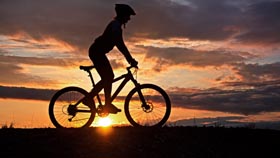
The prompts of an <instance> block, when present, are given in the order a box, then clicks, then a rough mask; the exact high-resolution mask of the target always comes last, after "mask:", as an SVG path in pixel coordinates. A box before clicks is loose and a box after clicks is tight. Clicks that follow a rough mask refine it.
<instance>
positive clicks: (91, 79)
mask: <svg viewBox="0 0 280 158" xmlns="http://www.w3.org/2000/svg"><path fill="white" fill-rule="evenodd" d="M87 73H88V76H89V78H90V81H91V83H92V87H94V86H95V83H94V80H93V77H92V74H91V72H90V70H88V71H87Z"/></svg>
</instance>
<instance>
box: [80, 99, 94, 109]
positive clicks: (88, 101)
mask: <svg viewBox="0 0 280 158" xmlns="http://www.w3.org/2000/svg"><path fill="white" fill-rule="evenodd" d="M82 103H83V104H85V105H86V106H88V107H92V106H93V105H94V102H93V100H92V98H90V97H84V98H83V99H82Z"/></svg>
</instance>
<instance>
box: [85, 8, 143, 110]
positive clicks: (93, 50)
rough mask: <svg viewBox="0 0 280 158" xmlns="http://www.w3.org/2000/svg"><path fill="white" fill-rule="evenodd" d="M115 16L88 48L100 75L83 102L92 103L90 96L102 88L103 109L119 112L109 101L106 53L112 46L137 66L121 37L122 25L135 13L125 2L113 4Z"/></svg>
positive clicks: (109, 74)
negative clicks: (103, 95)
mask: <svg viewBox="0 0 280 158" xmlns="http://www.w3.org/2000/svg"><path fill="white" fill-rule="evenodd" d="M115 11H116V17H115V18H114V19H113V20H112V21H111V22H110V23H109V24H108V25H107V27H106V29H105V31H104V32H103V34H102V35H101V36H99V37H98V38H96V39H95V41H94V42H93V44H92V45H91V46H90V48H89V57H90V59H91V60H92V62H93V63H94V66H95V68H96V70H97V72H98V74H99V75H100V77H101V80H100V81H99V82H98V83H97V84H96V86H95V88H94V89H93V90H92V91H91V92H90V93H89V96H87V97H85V99H84V100H83V103H84V104H85V105H88V106H90V105H92V104H93V100H92V98H93V97H94V96H95V95H96V94H97V93H98V92H99V91H101V90H102V88H104V94H105V106H104V109H103V110H104V111H106V112H108V113H113V114H116V113H118V112H121V110H120V109H118V108H117V107H116V106H114V105H113V104H112V103H111V91H112V82H113V79H114V73H113V70H112V67H111V65H110V62H109V60H108V58H107V57H106V54H107V53H109V52H110V51H111V50H112V49H113V48H114V46H117V48H118V50H119V51H120V52H121V53H122V54H123V55H124V57H125V58H126V60H127V62H128V63H129V64H130V65H131V66H134V67H137V64H138V62H137V61H136V60H135V59H134V58H132V56H131V55H130V52H129V51H128V49H127V47H126V45H125V43H124V41H123V37H122V26H124V28H125V25H126V23H127V22H128V21H129V20H130V16H131V15H136V13H135V12H134V10H133V9H132V8H131V7H130V6H129V5H126V4H116V5H115Z"/></svg>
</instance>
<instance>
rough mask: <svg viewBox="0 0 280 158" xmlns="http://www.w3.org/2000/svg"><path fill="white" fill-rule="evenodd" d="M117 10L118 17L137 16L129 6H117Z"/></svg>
mask: <svg viewBox="0 0 280 158" xmlns="http://www.w3.org/2000/svg"><path fill="white" fill-rule="evenodd" d="M115 10H116V13H117V16H127V15H128V16H129V15H136V13H135V12H134V10H133V9H132V8H131V7H130V6H129V5H127V4H116V6H115Z"/></svg>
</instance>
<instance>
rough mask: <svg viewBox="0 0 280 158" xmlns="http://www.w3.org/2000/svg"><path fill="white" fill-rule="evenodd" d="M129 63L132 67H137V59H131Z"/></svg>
mask: <svg viewBox="0 0 280 158" xmlns="http://www.w3.org/2000/svg"><path fill="white" fill-rule="evenodd" d="M130 65H131V66H132V67H135V68H138V66H137V65H138V61H136V60H135V59H132V60H131V61H130Z"/></svg>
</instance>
